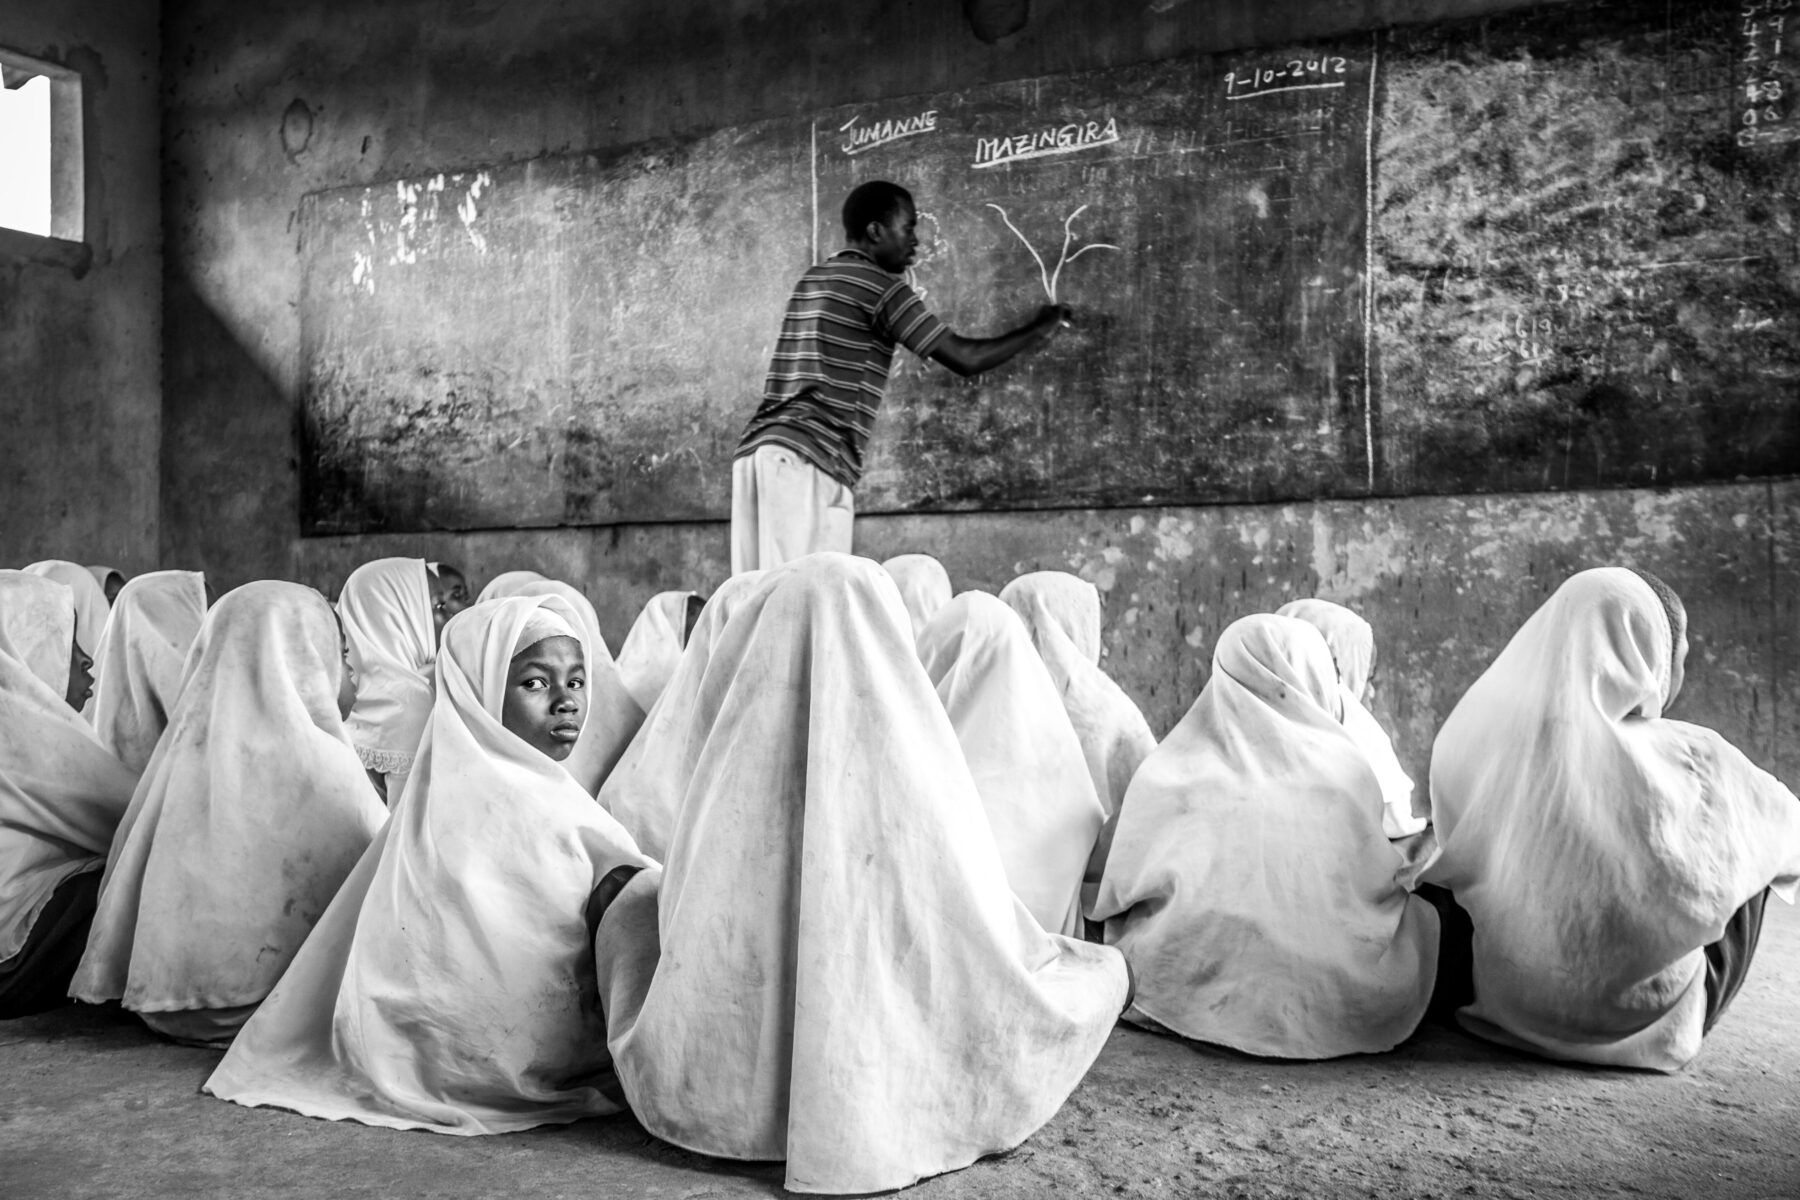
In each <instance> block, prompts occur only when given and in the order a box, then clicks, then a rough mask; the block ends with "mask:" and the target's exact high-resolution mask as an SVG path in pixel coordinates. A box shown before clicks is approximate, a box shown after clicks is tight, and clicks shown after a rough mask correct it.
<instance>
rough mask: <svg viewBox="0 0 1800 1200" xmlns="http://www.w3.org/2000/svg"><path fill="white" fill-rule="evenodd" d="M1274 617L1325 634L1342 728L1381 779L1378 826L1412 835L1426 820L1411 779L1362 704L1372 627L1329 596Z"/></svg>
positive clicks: (1394, 834)
mask: <svg viewBox="0 0 1800 1200" xmlns="http://www.w3.org/2000/svg"><path fill="white" fill-rule="evenodd" d="M1275 615H1276V616H1278V617H1293V618H1294V619H1295V620H1297V621H1305V622H1306V623H1307V624H1308V625H1311V626H1312V627H1313V628H1314V629H1317V630H1318V631H1319V632H1320V633H1322V634H1324V635H1325V644H1326V645H1327V646H1329V647H1331V658H1332V661H1333V662H1335V663H1336V664H1337V669H1338V682H1339V683H1340V684H1341V685H1342V686H1343V689H1344V728H1345V729H1347V730H1349V731H1350V736H1351V737H1352V738H1354V739H1356V744H1357V745H1359V746H1361V747H1362V748H1363V751H1364V752H1365V753H1367V754H1368V756H1369V765H1370V766H1372V767H1374V768H1375V777H1376V778H1377V779H1379V780H1380V781H1381V799H1382V804H1383V808H1382V813H1381V824H1382V828H1384V829H1386V830H1387V835H1388V837H1389V838H1403V837H1411V836H1412V835H1413V834H1415V833H1418V832H1419V831H1420V830H1422V829H1424V828H1425V826H1426V824H1427V823H1428V822H1427V821H1426V819H1425V818H1424V817H1415V816H1414V815H1413V810H1412V793H1413V781H1412V776H1410V775H1408V774H1407V773H1406V768H1405V767H1402V766H1401V765H1400V758H1399V756H1398V755H1396V754H1395V753H1394V743H1393V739H1391V738H1389V737H1388V735H1387V730H1385V729H1383V728H1382V727H1381V722H1380V721H1377V720H1376V719H1375V714H1374V713H1372V712H1370V711H1369V709H1368V707H1367V706H1366V705H1365V704H1364V703H1363V695H1364V694H1365V693H1366V692H1367V691H1368V690H1369V673H1370V672H1371V671H1372V670H1373V669H1374V667H1375V630H1374V629H1373V628H1371V627H1370V625H1369V623H1368V622H1367V621H1365V620H1363V619H1362V618H1361V617H1360V616H1358V615H1357V614H1356V613H1354V612H1351V611H1350V610H1349V609H1347V608H1345V607H1344V606H1343V605H1341V604H1333V603H1332V602H1331V601H1329V600H1292V601H1289V602H1288V603H1286V604H1284V605H1282V606H1281V607H1280V608H1278V609H1276V610H1275Z"/></svg>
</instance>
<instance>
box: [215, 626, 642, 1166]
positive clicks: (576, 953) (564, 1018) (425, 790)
mask: <svg viewBox="0 0 1800 1200" xmlns="http://www.w3.org/2000/svg"><path fill="white" fill-rule="evenodd" d="M539 606H542V607H545V608H548V609H550V610H552V611H553V612H555V613H556V614H557V615H559V616H561V617H562V618H563V619H564V620H565V621H567V622H568V624H569V625H570V626H571V627H572V628H574V629H575V630H577V631H578V632H579V631H580V630H581V629H582V622H581V616H580V614H579V613H578V612H577V611H576V610H575V608H574V607H573V606H572V605H570V604H569V603H568V602H567V601H565V600H563V599H562V598H560V597H558V596H540V597H526V596H521V597H515V598H512V599H506V600H498V601H491V602H489V603H486V604H477V605H474V606H473V607H471V608H469V609H467V610H466V611H464V612H461V613H458V614H457V615H456V616H454V617H452V618H451V619H450V621H449V622H448V623H447V624H446V625H445V626H444V642H443V654H442V656H441V657H440V658H439V660H438V680H437V698H436V702H435V703H434V705H433V707H432V711H431V722H430V726H429V728H428V729H427V731H426V734H425V739H424V741H423V742H422V743H421V745H420V747H419V756H418V764H417V766H416V768H415V769H414V771H413V776H412V779H411V780H410V781H409V783H408V785H407V788H406V791H405V793H404V794H403V795H401V796H399V797H398V798H397V802H396V804H395V805H394V807H393V810H392V815H391V817H390V818H389V820H388V823H387V824H386V825H385V826H383V827H382V830H381V832H380V834H378V835H377V836H376V838H375V841H374V842H373V843H372V844H371V845H370V847H369V849H368V852H367V853H366V854H364V855H363V857H362V860H361V861H360V862H359V863H357V865H356V869H355V870H354V871H352V872H351V874H350V878H349V879H347V880H346V881H345V882H344V886H343V888H342V889H341V890H340V891H339V892H338V896H337V899H335V900H333V901H332V903H331V907H330V908H329V909H327V910H326V912H325V915H324V916H323V917H322V918H321V919H320V921H319V923H318V925H317V926H316V927H315V928H314V930H313V933H312V936H311V937H309V938H308V939H307V940H306V944H305V945H304V946H302V947H301V949H300V953H299V954H298V955H297V956H296V957H295V958H294V961H293V963H292V965H291V966H289V967H288V971H287V974H286V975H284V976H283V977H282V980H281V982H280V983H279V984H277V985H276V987H275V990H274V992H272V993H271V994H270V995H269V998H268V999H267V1000H265V1001H264V1002H263V1004H262V1007H261V1008H259V1009H258V1010H257V1012H256V1015H255V1016H253V1017H251V1018H250V1021H249V1023H248V1024H246V1025H245V1026H244V1029H243V1032H242V1033H240V1034H238V1037H237V1041H236V1042H235V1043H234V1044H233V1045H232V1048H231V1050H230V1052H229V1053H228V1054H226V1056H225V1059H224V1061H223V1062H221V1063H220V1064H219V1067H218V1070H216V1071H214V1072H213V1075H212V1078H210V1079H209V1080H207V1082H206V1090H207V1091H208V1092H210V1093H212V1094H213V1095H215V1096H219V1097H222V1098H223V1099H226V1100H232V1101H236V1102H237V1103H239V1104H246V1105H276V1106H279V1107H282V1108H290V1109H293V1110H295V1111H297V1112H301V1113H305V1114H307V1115H308V1116H315V1117H326V1118H329V1119H332V1120H341V1119H349V1120H354V1121H360V1122H362V1123H364V1124H366V1125H383V1126H387V1127H390V1128H395V1129H427V1130H432V1131H434V1132H438V1133H451V1134H483V1133H504V1132H508V1131H510V1130H516V1129H529V1128H532V1127H533V1126H537V1125H545V1124H552V1123H559V1124H566V1123H567V1122H570V1121H576V1120H580V1119H581V1118H583V1117H588V1116H595V1115H600V1114H605V1113H612V1112H617V1111H618V1106H617V1105H616V1104H614V1103H613V1102H612V1101H611V1100H609V1099H607V1097H606V1096H605V1095H604V1094H602V1088H603V1087H610V1085H611V1084H612V1082H613V1079H612V1075H611V1071H610V1068H609V1064H608V1059H607V1053H606V1032H605V1027H604V1025H603V1023H602V1019H601V1013H600V1007H599V1004H598V998H597V994H596V991H595V979H594V957H593V943H592V942H591V941H590V937H589V933H588V926H587V918H586V906H587V903H588V899H589V897H590V896H591V894H592V893H593V891H594V888H595V887H596V886H597V885H598V884H599V883H600V881H601V880H602V879H603V878H605V876H606V875H607V874H608V873H609V872H610V871H612V870H613V869H614V868H615V867H619V866H626V865H630V866H645V865H648V864H649V861H650V860H649V859H647V858H645V857H644V856H643V855H642V854H640V853H638V850H637V848H636V847H635V846H634V845H632V843H631V839H630V837H629V836H628V835H627V834H626V833H625V831H624V830H623V829H621V828H620V827H619V824H618V822H617V821H614V820H613V819H612V818H611V817H610V816H608V815H607V814H606V812H605V811H604V810H603V809H602V808H601V807H600V806H599V805H597V804H595V803H594V800H593V797H591V796H589V795H588V794H587V793H586V792H584V791H583V790H582V789H581V786H580V785H579V784H577V783H576V782H575V780H574V779H573V778H572V777H571V776H570V775H569V773H568V772H567V771H565V770H563V768H562V764H561V763H558V762H556V761H555V760H554V759H551V758H549V757H548V756H546V755H544V754H543V753H541V752H540V751H538V750H536V749H534V748H533V747H532V746H530V745H529V744H527V743H526V742H525V741H524V740H522V739H521V738H519V737H517V736H516V735H514V734H513V733H512V732H511V731H509V730H508V729H507V728H506V727H505V726H504V725H502V724H501V722H500V713H501V705H502V703H503V701H504V699H505V692H506V675H507V669H508V666H509V665H510V663H511V660H512V657H513V655H514V654H515V653H516V652H517V651H518V650H519V649H522V647H520V646H518V645H517V642H518V639H519V636H520V634H521V633H523V632H524V630H525V627H526V624H527V622H528V621H529V620H530V619H531V616H532V614H533V612H534V611H535V610H536V609H537V608H538V607H539ZM583 636H584V637H585V634H584V635H583Z"/></svg>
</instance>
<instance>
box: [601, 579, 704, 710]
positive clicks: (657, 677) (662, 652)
mask: <svg viewBox="0 0 1800 1200" xmlns="http://www.w3.org/2000/svg"><path fill="white" fill-rule="evenodd" d="M694 594H695V593H693V592H658V593H656V595H654V596H652V597H650V602H649V603H648V604H646V605H644V608H643V611H642V612H640V613H638V617H637V620H635V621H633V622H632V623H631V630H630V632H629V633H627V634H626V635H625V644H624V645H622V646H620V647H619V658H618V664H619V679H620V680H621V681H622V682H623V683H624V684H625V690H626V691H628V692H630V693H631V698H632V699H633V700H636V701H637V702H638V707H639V708H641V709H643V710H644V711H645V712H649V711H650V710H651V709H652V708H653V707H655V705H656V698H657V697H658V696H660V695H662V692H663V689H664V688H665V687H667V686H668V684H669V676H671V675H673V674H674V673H675V664H676V663H677V662H679V661H681V651H682V647H683V645H684V644H685V639H684V636H683V635H684V631H685V630H686V629H687V607H688V597H689V596H692V595H694Z"/></svg>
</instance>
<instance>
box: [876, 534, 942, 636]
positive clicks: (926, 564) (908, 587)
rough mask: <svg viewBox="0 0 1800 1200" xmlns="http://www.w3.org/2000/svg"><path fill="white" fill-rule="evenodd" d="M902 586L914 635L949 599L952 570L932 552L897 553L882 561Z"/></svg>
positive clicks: (883, 568)
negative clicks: (946, 568)
mask: <svg viewBox="0 0 1800 1200" xmlns="http://www.w3.org/2000/svg"><path fill="white" fill-rule="evenodd" d="M881 569H882V570H884V571H886V572H887V573H888V574H889V575H890V576H892V577H893V580H894V586H896V587H898V588H899V589H900V599H901V600H902V601H903V602H904V603H905V604H906V615H907V616H908V617H909V618H911V620H912V631H913V637H915V638H916V637H918V636H919V630H921V629H923V628H925V622H927V621H929V620H931V618H932V617H933V616H935V615H936V613H937V610H938V609H940V608H942V607H944V605H946V604H948V603H950V596H951V591H950V573H949V572H948V571H946V570H944V564H943V563H941V562H939V561H938V560H937V559H935V558H933V557H931V555H929V554H896V555H895V556H894V557H893V558H890V559H888V560H887V561H886V562H883V563H882V564H881Z"/></svg>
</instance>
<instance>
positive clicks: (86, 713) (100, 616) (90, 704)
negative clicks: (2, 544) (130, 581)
mask: <svg viewBox="0 0 1800 1200" xmlns="http://www.w3.org/2000/svg"><path fill="white" fill-rule="evenodd" d="M25 570H26V572H27V573H29V574H32V575H42V576H43V577H44V578H45V579H53V580H55V581H56V582H57V583H60V584H62V585H63V586H64V587H66V588H68V589H69V591H70V592H72V593H73V594H74V597H75V640H76V641H78V642H80V643H81V648H82V649H83V650H84V651H86V652H87V656H88V657H89V658H91V659H93V660H94V683H95V685H96V688H97V687H98V685H99V682H100V670H99V665H100V656H99V649H100V638H101V636H102V635H103V634H104V633H105V632H106V621H107V618H108V617H109V616H111V615H112V608H111V606H109V605H108V604H107V602H106V590H105V589H104V588H102V587H101V586H100V585H99V584H98V583H96V582H94V575H93V572H91V571H89V570H88V569H87V568H86V567H84V566H82V565H81V564H79V563H72V562H68V561H66V560H64V559H60V558H47V559H45V560H44V561H42V562H34V563H32V564H31V565H30V566H28V567H26V568H25ZM64 661H65V664H66V662H67V660H66V659H65V660H64ZM81 715H82V716H83V717H85V718H87V720H88V723H89V724H92V723H93V720H94V698H93V697H92V696H90V697H88V701H87V703H86V704H84V705H82V706H81Z"/></svg>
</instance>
